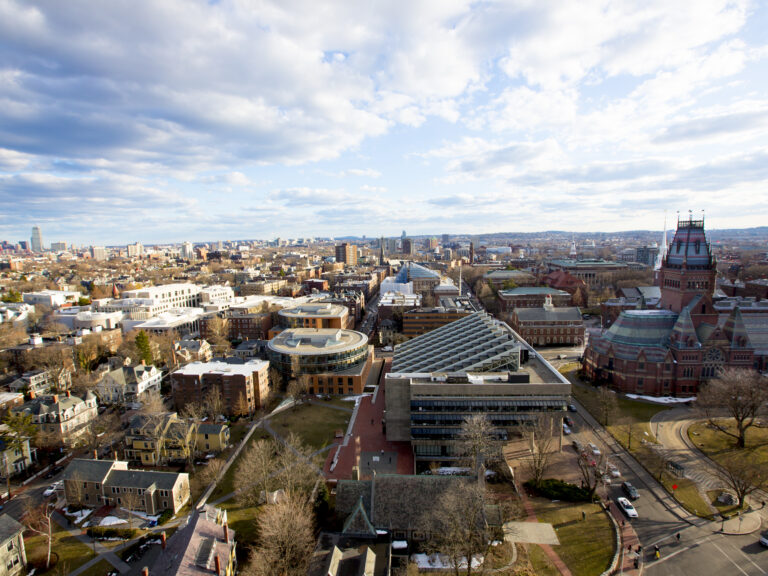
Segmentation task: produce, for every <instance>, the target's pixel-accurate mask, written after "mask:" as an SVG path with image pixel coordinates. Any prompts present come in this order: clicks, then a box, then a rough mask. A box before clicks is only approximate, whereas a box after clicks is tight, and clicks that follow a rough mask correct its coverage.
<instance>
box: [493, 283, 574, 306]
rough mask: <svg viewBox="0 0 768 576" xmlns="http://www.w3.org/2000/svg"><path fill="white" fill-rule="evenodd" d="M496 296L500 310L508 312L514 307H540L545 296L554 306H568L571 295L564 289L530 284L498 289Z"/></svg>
mask: <svg viewBox="0 0 768 576" xmlns="http://www.w3.org/2000/svg"><path fill="white" fill-rule="evenodd" d="M497 297H498V299H499V305H500V308H501V311H502V312H510V311H512V310H514V309H516V308H542V307H543V306H544V303H545V301H546V300H547V298H550V299H551V300H552V305H553V306H556V307H563V306H570V305H571V295H570V294H569V293H568V292H566V291H565V290H557V289H555V288H546V287H542V286H531V287H521V288H512V289H510V290H499V292H498V294H497Z"/></svg>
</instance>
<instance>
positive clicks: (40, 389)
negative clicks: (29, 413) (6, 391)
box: [9, 370, 72, 394]
mask: <svg viewBox="0 0 768 576" xmlns="http://www.w3.org/2000/svg"><path fill="white" fill-rule="evenodd" d="M71 383H72V375H71V374H70V373H69V370H61V371H60V372H59V373H58V375H56V374H54V371H52V370H32V371H30V372H24V374H22V375H21V378H17V379H16V380H14V381H13V382H11V383H10V384H9V387H10V389H11V391H13V392H30V393H32V392H34V393H35V394H45V393H47V392H49V391H50V390H51V388H58V389H59V390H66V389H67V388H69V386H70V385H71Z"/></svg>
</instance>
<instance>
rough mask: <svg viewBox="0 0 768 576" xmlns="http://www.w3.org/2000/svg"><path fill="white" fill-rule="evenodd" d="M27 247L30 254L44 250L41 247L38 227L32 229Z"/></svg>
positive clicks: (41, 242) (40, 234)
mask: <svg viewBox="0 0 768 576" xmlns="http://www.w3.org/2000/svg"><path fill="white" fill-rule="evenodd" d="M29 246H30V248H31V249H32V252H42V251H43V250H45V247H44V246H43V233H42V232H41V231H40V226H33V227H32V237H31V238H30V240H29Z"/></svg>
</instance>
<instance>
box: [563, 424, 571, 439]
mask: <svg viewBox="0 0 768 576" xmlns="http://www.w3.org/2000/svg"><path fill="white" fill-rule="evenodd" d="M570 433H571V429H570V428H569V427H568V424H566V423H565V422H563V434H565V435H566V436H568V435H569V434H570Z"/></svg>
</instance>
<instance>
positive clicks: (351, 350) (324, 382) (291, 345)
mask: <svg viewBox="0 0 768 576" xmlns="http://www.w3.org/2000/svg"><path fill="white" fill-rule="evenodd" d="M268 354H269V358H270V362H271V363H272V365H273V366H274V367H275V368H276V369H277V370H278V371H279V372H280V374H281V375H282V376H283V378H284V379H285V380H286V381H287V380H291V379H293V378H299V377H301V376H303V375H306V376H308V377H309V390H308V391H309V393H310V394H361V393H362V392H363V389H364V387H365V383H366V380H367V378H368V373H369V372H370V369H371V365H372V363H373V347H372V346H369V344H368V337H367V336H366V335H365V334H363V333H361V332H356V331H354V330H336V329H319V330H318V329H315V328H290V329H287V330H284V331H282V332H281V333H280V334H278V335H277V336H276V337H275V338H273V339H272V340H270V341H269V344H268Z"/></svg>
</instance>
